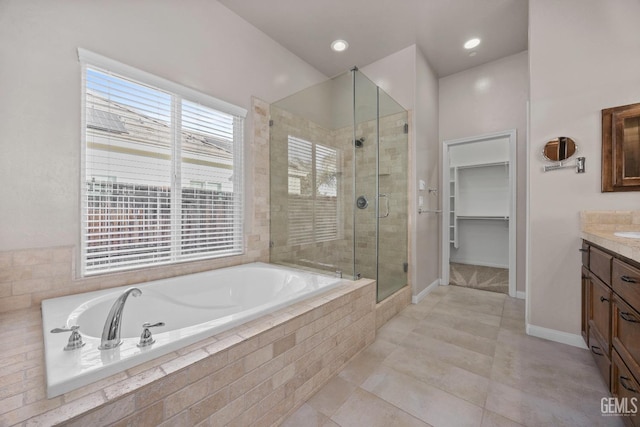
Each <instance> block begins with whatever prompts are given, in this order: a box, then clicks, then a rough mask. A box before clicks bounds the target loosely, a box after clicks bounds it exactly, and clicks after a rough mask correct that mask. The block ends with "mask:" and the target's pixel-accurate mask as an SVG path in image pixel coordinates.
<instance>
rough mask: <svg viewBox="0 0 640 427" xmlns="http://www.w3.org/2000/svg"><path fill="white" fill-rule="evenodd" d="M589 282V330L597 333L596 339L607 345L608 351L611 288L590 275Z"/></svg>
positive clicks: (607, 349) (609, 342)
mask: <svg viewBox="0 0 640 427" xmlns="http://www.w3.org/2000/svg"><path fill="white" fill-rule="evenodd" d="M589 282H590V284H591V285H590V287H589V301H590V306H589V308H590V310H589V325H588V326H589V330H590V331H592V330H593V332H596V335H599V336H598V339H600V341H602V343H603V344H605V345H606V346H607V347H606V352H607V353H608V352H609V346H610V344H611V288H609V287H608V286H607V285H605V284H604V283H602V281H600V280H599V279H598V278H597V277H593V276H591V277H590V278H589ZM590 335H591V333H590Z"/></svg>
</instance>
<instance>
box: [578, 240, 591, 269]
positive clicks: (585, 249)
mask: <svg viewBox="0 0 640 427" xmlns="http://www.w3.org/2000/svg"><path fill="white" fill-rule="evenodd" d="M580 252H581V253H582V265H584V266H585V267H587V268H589V245H587V243H586V242H584V241H583V242H582V248H581V249H580Z"/></svg>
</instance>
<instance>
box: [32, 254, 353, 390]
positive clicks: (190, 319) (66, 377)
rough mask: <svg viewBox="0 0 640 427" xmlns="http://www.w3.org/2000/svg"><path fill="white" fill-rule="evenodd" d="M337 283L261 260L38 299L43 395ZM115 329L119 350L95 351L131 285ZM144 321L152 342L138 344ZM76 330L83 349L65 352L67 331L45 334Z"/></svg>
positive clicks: (110, 372)
mask: <svg viewBox="0 0 640 427" xmlns="http://www.w3.org/2000/svg"><path fill="white" fill-rule="evenodd" d="M341 280H342V279H339V278H335V277H331V276H324V275H319V274H313V273H308V272H304V271H300V270H295V269H290V268H285V267H279V266H274V265H270V264H264V263H253V264H245V265H241V266H237V267H230V268H224V269H219V270H212V271H207V272H203V273H197V274H191V275H188V276H179V277H172V278H169V279H162V280H157V281H153V282H147V283H143V284H139V285H131V286H123V287H119V288H112V289H107V290H104V291H96V292H87V293H84V294H77V295H70V296H67V297H61V298H54V299H49V300H44V301H42V319H43V329H44V344H45V362H46V375H47V397H49V398H51V397H54V396H57V395H60V394H62V393H66V392H68V391H70V390H73V389H75V388H78V387H81V386H84V385H86V384H89V383H92V382H94V381H97V380H99V379H102V378H105V377H108V376H110V375H113V374H115V373H118V372H121V371H123V370H125V369H128V368H130V367H132V366H135V365H138V364H140V363H143V362H146V361H148V360H151V359H154V358H156V357H158V356H162V355H164V354H167V353H170V352H172V351H175V350H177V349H179V348H182V347H185V346H187V345H190V344H193V343H195V342H197V341H199V340H202V339H204V338H207V337H210V336H212V335H215V334H217V333H220V332H222V331H225V330H227V329H230V328H232V327H234V326H237V325H239V324H242V323H245V322H247V321H249V320H253V319H255V318H257V317H260V316H262V315H264V314H267V313H270V312H273V311H275V310H278V309H280V308H282V307H284V306H287V305H290V304H293V303H295V302H297V301H300V300H302V299H305V298H309V297H311V296H313V295H317V294H319V293H321V292H324V291H327V290H329V289H331V288H333V287H334V286H336V285H337V284H338V283H340V281H341ZM133 286H135V287H137V288H139V289H140V290H141V291H142V295H141V296H138V297H133V295H130V296H129V298H128V299H127V301H126V304H125V307H124V311H123V315H122V324H121V338H122V339H123V343H122V345H120V346H119V347H117V348H115V349H111V350H99V349H98V346H100V339H101V335H102V328H103V327H104V324H105V320H106V318H107V314H108V313H109V310H110V308H111V306H112V305H113V302H114V301H115V300H116V298H118V296H120V295H121V294H122V292H123V291H125V290H126V289H128V288H130V287H133ZM144 322H151V323H155V322H164V323H165V326H163V327H156V328H153V329H151V331H152V333H153V337H154V338H155V340H156V342H155V343H154V344H153V345H152V346H150V347H147V348H143V349H141V348H139V347H137V345H136V344H137V343H138V342H139V339H140V334H141V333H142V324H143V323H144ZM73 325H79V326H80V333H81V335H82V338H83V341H84V342H85V346H84V347H82V348H80V349H77V350H72V351H63V348H64V346H65V345H66V343H67V340H68V338H69V335H70V333H69V332H66V333H59V334H53V333H51V332H50V331H51V329H54V328H60V327H70V326H73Z"/></svg>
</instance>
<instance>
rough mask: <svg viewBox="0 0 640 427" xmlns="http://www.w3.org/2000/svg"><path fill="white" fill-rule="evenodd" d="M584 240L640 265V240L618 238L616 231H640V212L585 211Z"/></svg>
mask: <svg viewBox="0 0 640 427" xmlns="http://www.w3.org/2000/svg"><path fill="white" fill-rule="evenodd" d="M581 219H582V221H581V223H582V238H583V239H585V240H588V241H589V242H591V243H594V244H596V245H598V246H601V247H603V248H605V249H608V250H610V251H612V252H615V253H617V254H620V255H622V256H624V257H626V258H629V259H631V260H633V261H636V262H638V263H640V239H631V238H628V237H618V236H616V235H615V234H614V233H615V232H616V231H640V211H585V212H582V213H581Z"/></svg>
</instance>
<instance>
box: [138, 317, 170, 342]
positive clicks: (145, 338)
mask: <svg viewBox="0 0 640 427" xmlns="http://www.w3.org/2000/svg"><path fill="white" fill-rule="evenodd" d="M157 326H164V322H157V323H149V322H144V323H143V324H142V327H143V328H144V329H143V330H142V335H140V342H139V343H138V344H137V346H138V347H140V348H143V347H148V346H150V345H151V344H153V343H154V342H156V340H154V339H153V337H152V336H151V331H150V330H149V328H155V327H157Z"/></svg>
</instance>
